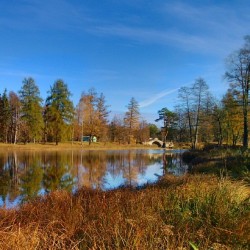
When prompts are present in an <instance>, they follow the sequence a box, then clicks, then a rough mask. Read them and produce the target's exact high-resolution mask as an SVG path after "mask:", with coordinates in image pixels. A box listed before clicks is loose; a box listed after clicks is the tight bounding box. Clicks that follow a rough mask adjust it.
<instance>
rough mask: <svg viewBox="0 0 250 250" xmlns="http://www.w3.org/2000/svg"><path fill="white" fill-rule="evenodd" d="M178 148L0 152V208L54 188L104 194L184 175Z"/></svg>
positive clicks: (184, 168) (21, 201)
mask: <svg viewBox="0 0 250 250" xmlns="http://www.w3.org/2000/svg"><path fill="white" fill-rule="evenodd" d="M181 153H182V151H180V150H169V151H168V150H163V149H154V150H152V149H151V150H107V151H104V150H102V151H101V150H100V151H99V150H98V151H94V150H93V151H86V150H80V151H59V152H1V153H0V207H3V206H4V207H8V208H10V207H13V206H16V205H18V204H21V203H23V202H25V201H27V200H30V199H32V198H34V197H36V196H38V195H44V194H47V193H49V192H51V191H54V190H58V189H66V190H68V191H75V190H77V189H78V188H81V187H83V186H84V187H89V188H99V189H102V190H108V189H113V188H117V187H119V186H124V185H131V186H139V185H143V184H146V183H151V182H155V181H157V179H158V178H159V176H162V175H164V174H166V173H168V174H174V175H182V174H184V173H185V172H186V171H187V166H186V165H185V164H183V162H182V160H181V158H180V154H181Z"/></svg>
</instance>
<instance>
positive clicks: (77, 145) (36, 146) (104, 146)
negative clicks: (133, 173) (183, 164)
mask: <svg viewBox="0 0 250 250" xmlns="http://www.w3.org/2000/svg"><path fill="white" fill-rule="evenodd" d="M110 149H112V150H116V149H117V150H122V149H159V147H158V146H156V145H152V146H149V145H142V144H118V143H101V142H97V143H91V145H89V144H88V143H86V142H83V143H82V144H81V142H73V143H71V142H63V143H59V144H58V145H56V144H55V143H46V144H41V143H27V144H5V143H0V151H3V150H4V151H5V150H24V151H25V150H30V151H36V150H39V151H41V150H42V151H47V150H55V151H56V150H58V151H60V150H110Z"/></svg>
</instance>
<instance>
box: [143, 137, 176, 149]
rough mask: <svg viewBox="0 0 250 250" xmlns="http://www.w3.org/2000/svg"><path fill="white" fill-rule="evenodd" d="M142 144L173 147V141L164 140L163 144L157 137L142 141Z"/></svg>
mask: <svg viewBox="0 0 250 250" xmlns="http://www.w3.org/2000/svg"><path fill="white" fill-rule="evenodd" d="M143 144H144V145H153V144H156V145H157V146H158V147H161V148H173V147H174V144H173V142H165V146H164V143H163V141H161V140H159V139H158V138H154V139H150V140H149V141H147V142H144V143H143Z"/></svg>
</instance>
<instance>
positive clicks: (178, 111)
mask: <svg viewBox="0 0 250 250" xmlns="http://www.w3.org/2000/svg"><path fill="white" fill-rule="evenodd" d="M226 68H227V69H226V72H225V79H226V80H227V81H228V83H229V84H228V86H229V88H228V90H227V91H226V93H225V95H224V96H223V97H222V99H221V100H218V99H216V98H215V97H213V95H212V94H211V92H210V90H209V86H208V84H207V83H206V81H205V79H203V78H198V79H196V80H195V81H194V83H193V84H192V85H191V86H188V87H181V88H180V89H179V93H178V100H179V102H178V105H176V107H175V108H174V110H171V111H170V110H169V109H168V108H167V107H163V108H162V109H161V110H159V111H158V116H159V117H158V119H156V121H161V122H162V123H161V124H160V126H162V127H161V129H159V128H158V126H156V125H155V124H150V123H148V122H147V121H145V120H144V119H143V118H142V117H141V115H140V107H139V104H138V102H137V101H136V99H135V98H134V97H132V98H131V100H130V102H129V103H128V105H127V106H126V107H127V111H126V112H125V113H124V115H120V116H118V115H114V117H110V107H109V105H108V104H107V101H106V99H105V96H104V94H103V93H98V92H96V90H95V89H94V88H92V89H89V90H88V91H87V92H82V94H81V97H80V100H79V101H78V104H77V105H76V106H74V105H73V102H72V100H71V93H70V90H69V89H68V86H67V84H66V83H65V82H64V81H63V80H62V79H59V80H56V81H55V82H54V84H53V85H52V86H51V87H50V90H49V91H48V96H47V97H46V98H45V100H43V99H42V98H41V96H40V90H39V87H38V85H37V84H36V82H35V80H34V79H33V78H31V77H28V78H25V79H24V80H23V82H22V86H21V88H20V90H19V91H18V93H15V92H13V91H9V92H8V91H7V90H5V91H4V92H3V93H1V94H0V141H1V142H4V143H14V144H15V143H20V142H23V143H27V142H43V143H46V142H55V143H56V144H58V143H59V142H61V141H82V138H83V136H89V138H90V140H89V143H91V138H92V137H93V136H96V137H97V138H98V140H99V141H104V142H119V143H134V142H137V143H142V142H144V141H147V140H148V139H149V138H150V137H159V138H161V137H162V136H163V137H164V138H163V139H166V140H172V141H175V142H188V143H190V144H191V145H192V147H193V148H196V147H197V146H198V144H199V143H201V142H202V143H207V142H216V143H218V144H219V145H222V144H228V145H236V144H238V143H242V145H243V146H244V147H245V148H248V123H249V122H248V117H249V115H248V110H249V87H250V36H246V37H245V43H244V45H243V46H242V47H241V48H240V49H239V50H237V51H235V52H233V53H231V54H230V56H229V57H228V59H227V65H226ZM156 116H157V115H156Z"/></svg>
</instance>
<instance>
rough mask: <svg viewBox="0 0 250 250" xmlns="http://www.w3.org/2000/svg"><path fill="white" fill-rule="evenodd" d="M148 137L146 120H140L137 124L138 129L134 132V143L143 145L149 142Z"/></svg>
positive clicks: (148, 130) (148, 131)
mask: <svg viewBox="0 0 250 250" xmlns="http://www.w3.org/2000/svg"><path fill="white" fill-rule="evenodd" d="M149 137H150V129H149V124H148V123H147V121H146V120H142V121H140V122H139V127H138V129H137V131H136V141H137V142H139V143H143V142H146V141H148V140H149Z"/></svg>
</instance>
